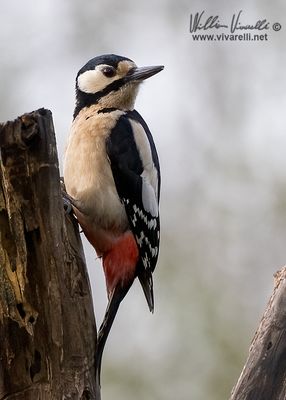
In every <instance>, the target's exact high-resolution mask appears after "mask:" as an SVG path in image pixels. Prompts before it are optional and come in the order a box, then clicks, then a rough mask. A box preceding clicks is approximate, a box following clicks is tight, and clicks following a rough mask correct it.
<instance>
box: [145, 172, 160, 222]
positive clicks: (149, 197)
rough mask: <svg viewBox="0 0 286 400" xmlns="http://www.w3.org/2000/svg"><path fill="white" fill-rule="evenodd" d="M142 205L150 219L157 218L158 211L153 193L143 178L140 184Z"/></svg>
mask: <svg viewBox="0 0 286 400" xmlns="http://www.w3.org/2000/svg"><path fill="white" fill-rule="evenodd" d="M142 203H143V206H144V208H145V210H146V211H148V212H149V213H150V214H151V215H152V217H158V214H159V209H158V201H157V198H156V196H155V191H154V189H153V187H152V186H151V185H150V183H149V182H148V181H147V179H145V178H143V183H142Z"/></svg>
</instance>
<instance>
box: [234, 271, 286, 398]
mask: <svg viewBox="0 0 286 400" xmlns="http://www.w3.org/2000/svg"><path fill="white" fill-rule="evenodd" d="M285 399H286V268H285V267H284V268H283V269H282V270H281V271H279V272H277V273H276V275H275V287H274V291H273V294H272V296H271V298H270V300H269V302H268V305H267V307H266V310H265V313H264V315H263V317H262V320H261V322H260V325H259V327H258V329H257V332H256V334H255V336H254V339H253V341H252V344H251V347H250V350H249V356H248V359H247V361H246V364H245V366H244V368H243V370H242V373H241V375H240V377H239V380H238V382H237V384H236V386H235V387H234V389H233V391H232V395H231V399H230V400H285Z"/></svg>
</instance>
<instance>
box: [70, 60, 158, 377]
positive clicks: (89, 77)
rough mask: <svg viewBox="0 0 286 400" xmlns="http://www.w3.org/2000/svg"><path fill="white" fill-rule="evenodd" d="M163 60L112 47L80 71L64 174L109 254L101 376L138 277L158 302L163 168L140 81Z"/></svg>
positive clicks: (90, 234) (78, 208)
mask: <svg viewBox="0 0 286 400" xmlns="http://www.w3.org/2000/svg"><path fill="white" fill-rule="evenodd" d="M163 68H164V67H163V66H153V67H143V68H138V67H137V66H136V64H135V63H134V62H133V61H132V60H130V59H128V58H126V57H121V56H117V55H114V54H107V55H103V56H99V57H95V58H93V59H91V60H90V61H88V62H87V64H85V65H84V66H83V67H82V68H81V69H80V71H79V72H78V74H77V77H76V106H75V111H74V119H73V123H72V127H71V132H70V136H69V140H68V144H67V148H66V153H65V159H64V181H65V187H66V191H67V194H68V197H69V199H70V201H71V203H72V206H73V209H74V213H75V215H76V217H77V219H78V221H79V223H80V225H81V227H82V230H83V232H84V234H85V235H86V237H87V239H88V240H89V242H90V243H91V244H92V246H93V247H94V249H95V251H96V253H97V255H98V256H99V257H102V263H103V269H104V274H105V279H106V286H107V293H108V300H109V302H108V306H107V309H106V313H105V316H104V320H103V323H102V325H101V327H100V329H99V333H98V344H97V350H96V371H97V379H98V382H99V381H100V368H101V359H102V354H103V349H104V345H105V342H106V339H107V336H108V334H109V331H110V329H111V326H112V323H113V321H114V318H115V315H116V313H117V310H118V307H119V305H120V302H121V301H122V300H123V298H124V297H125V295H126V293H127V292H128V290H129V288H130V287H131V285H132V283H133V281H134V279H135V278H136V277H138V278H139V281H140V283H141V285H142V288H143V291H144V294H145V297H146V299H147V302H148V305H149V309H150V311H152V312H153V309H154V300H153V281H152V273H153V271H154V268H155V266H156V263H157V258H158V252H159V241H160V222H159V197H160V168H159V161H158V155H157V151H156V148H155V145H154V142H153V138H152V135H151V133H150V131H149V128H148V126H147V124H146V122H145V121H144V120H143V118H142V117H141V116H140V114H139V113H138V112H137V111H135V110H134V102H135V98H136V95H137V92H138V88H139V85H140V83H141V82H142V81H143V80H145V79H147V78H149V77H151V76H152V75H154V74H157V73H158V72H160V71H161V70H162V69H163Z"/></svg>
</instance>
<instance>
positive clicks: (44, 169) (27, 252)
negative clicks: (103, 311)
mask: <svg viewBox="0 0 286 400" xmlns="http://www.w3.org/2000/svg"><path fill="white" fill-rule="evenodd" d="M95 343H96V328H95V319H94V313H93V306H92V298H91V291H90V285H89V280H88V275H87V271H86V266H85V260H84V254H83V250H82V245H81V240H80V237H79V231H78V226H77V223H76V221H75V220H74V219H73V217H72V216H66V215H65V213H64V210H63V202H62V196H61V189H60V180H59V169H58V159H57V151H56V142H55V136H54V129H53V122H52V116H51V112H50V111H48V110H44V109H41V110H38V111H36V112H33V113H31V114H25V115H23V116H22V117H20V118H17V119H16V120H15V121H13V122H8V123H5V124H1V125H0V399H1V400H4V399H5V400H8V399H9V400H10V399H11V400H12V399H13V400H14V399H17V400H20V399H21V400H22V399H25V400H30V399H31V400H37V399H56V400H59V399H82V400H83V399H95V391H96V388H95V373H94V350H95Z"/></svg>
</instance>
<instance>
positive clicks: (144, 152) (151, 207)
mask: <svg viewBox="0 0 286 400" xmlns="http://www.w3.org/2000/svg"><path fill="white" fill-rule="evenodd" d="M130 123H131V126H132V130H133V134H134V140H135V143H136V147H137V149H138V152H139V155H140V159H141V161H142V165H143V169H144V171H143V173H142V174H141V177H142V179H143V185H142V202H143V206H144V208H145V210H146V211H148V212H149V213H150V214H151V215H152V216H153V217H157V216H158V212H159V210H158V200H157V199H158V171H157V169H156V167H155V165H154V163H153V158H152V151H151V146H150V143H149V140H148V137H147V135H146V132H145V130H144V128H143V127H142V125H141V124H139V123H138V122H136V121H133V120H130Z"/></svg>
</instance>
